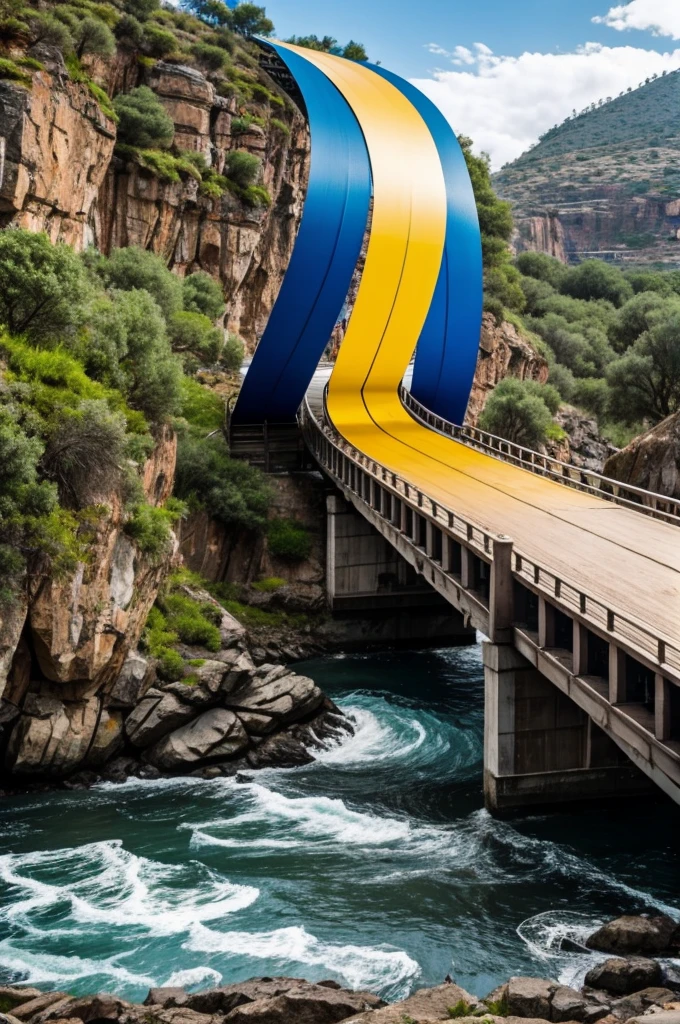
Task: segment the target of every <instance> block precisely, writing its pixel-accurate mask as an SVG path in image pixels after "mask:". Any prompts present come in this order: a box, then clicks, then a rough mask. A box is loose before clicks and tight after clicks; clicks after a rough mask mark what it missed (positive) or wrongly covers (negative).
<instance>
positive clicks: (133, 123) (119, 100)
mask: <svg viewBox="0 0 680 1024" xmlns="http://www.w3.org/2000/svg"><path fill="white" fill-rule="evenodd" d="M113 105H114V108H115V110H116V113H117V114H118V118H119V123H118V139H119V141H120V142H123V143H127V144H128V145H131V146H137V147H139V148H141V149H154V148H156V147H160V148H161V149H166V148H167V147H168V146H169V145H170V143H171V142H172V140H173V138H174V135H175V126H174V123H173V120H172V118H171V117H170V115H169V114H168V113H167V111H166V110H165V107H164V106H163V104H162V103H161V101H160V100H159V99H158V97H157V96H156V94H155V93H154V92H153V91H152V90H151V89H149V87H148V86H146V85H140V86H138V87H137V88H136V89H132V90H131V91H130V92H128V93H120V94H119V95H118V96H116V98H115V100H114V101H113Z"/></svg>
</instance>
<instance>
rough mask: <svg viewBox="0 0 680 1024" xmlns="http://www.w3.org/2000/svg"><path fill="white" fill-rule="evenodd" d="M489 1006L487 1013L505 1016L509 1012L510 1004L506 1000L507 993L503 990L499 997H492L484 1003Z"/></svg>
mask: <svg viewBox="0 0 680 1024" xmlns="http://www.w3.org/2000/svg"><path fill="white" fill-rule="evenodd" d="M486 1005H487V1006H488V1008H489V1013H491V1014H493V1016H494V1017H507V1016H508V1015H509V1013H510V1004H509V1002H508V995H507V992H505V993H504V994H503V995H502V996H501V998H500V999H492V1000H491V1001H490V1002H487V1004H486Z"/></svg>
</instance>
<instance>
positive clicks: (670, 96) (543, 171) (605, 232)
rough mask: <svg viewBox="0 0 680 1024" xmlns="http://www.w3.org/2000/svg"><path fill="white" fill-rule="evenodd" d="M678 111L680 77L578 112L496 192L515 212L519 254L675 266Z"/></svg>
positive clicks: (510, 168) (679, 260)
mask: <svg viewBox="0 0 680 1024" xmlns="http://www.w3.org/2000/svg"><path fill="white" fill-rule="evenodd" d="M679 106H680V73H679V72H677V71H676V72H672V73H669V74H666V75H663V76H661V77H659V78H654V79H648V80H647V82H645V83H642V84H641V85H640V86H639V87H638V88H637V89H629V90H628V91H627V92H625V93H623V94H621V95H620V96H617V97H606V98H603V99H602V100H600V101H599V102H598V103H596V104H592V105H591V106H590V107H589V108H587V109H586V110H585V111H581V112H576V111H574V113H573V114H572V115H571V116H570V117H569V118H567V120H566V121H564V122H563V123H562V124H561V125H556V126H555V127H554V128H551V129H550V130H549V131H548V132H546V133H545V134H544V135H543V136H541V139H540V141H539V142H538V144H537V145H536V146H534V147H532V148H531V149H529V150H528V151H527V152H526V153H524V154H523V155H522V156H521V157H520V158H519V159H518V160H515V161H514V162H513V163H511V164H508V165H506V166H505V167H504V168H503V169H502V170H501V171H500V172H499V173H498V174H497V175H495V176H494V184H495V186H496V187H497V188H498V190H499V192H500V194H501V195H502V196H503V197H504V198H506V199H509V200H510V201H511V202H512V204H513V210H514V214H515V219H516V222H517V227H518V238H517V243H518V245H519V247H520V248H538V249H543V250H544V251H547V247H548V245H551V246H552V247H553V248H552V251H553V252H554V254H556V255H561V256H563V258H565V259H571V260H574V259H576V258H578V253H579V252H583V251H588V252H593V251H599V250H602V251H607V253H608V254H609V257H610V258H614V257H615V254H616V253H617V251H618V252H619V253H620V258H621V259H623V260H625V261H628V262H630V263H641V262H645V263H649V262H654V261H659V262H664V263H675V264H680V253H679V252H678V251H677V249H678V248H680V246H677V248H676V243H677V231H678V229H679V228H680V219H679V217H678V211H677V210H676V209H675V206H674V205H673V203H674V201H676V200H678V199H680V126H679V125H678V119H677V111H678V108H679ZM643 201H644V202H643ZM532 218H543V220H544V222H545V223H544V224H543V226H541V225H540V224H539V225H536V223H532ZM551 218H552V221H551ZM555 220H556V221H557V222H558V223H557V224H555V223H554V222H555ZM559 250H562V251H559Z"/></svg>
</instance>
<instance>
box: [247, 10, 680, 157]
mask: <svg viewBox="0 0 680 1024" xmlns="http://www.w3.org/2000/svg"><path fill="white" fill-rule="evenodd" d="M260 2H264V3H265V4H266V8H267V13H268V14H269V16H270V17H271V18H272V19H273V20H274V23H275V25H276V30H277V35H278V36H279V38H283V39H285V38H287V37H288V36H290V35H293V34H296V35H305V34H309V33H315V34H316V35H319V36H323V35H331V36H334V37H335V38H336V39H337V40H338V41H339V42H341V43H344V42H347V40H349V39H350V38H353V39H355V40H357V41H360V42H362V43H364V45H365V46H366V49H367V51H368V54H369V56H370V58H371V59H372V60H379V61H381V62H382V63H383V64H384V65H385V66H386V67H388V68H390V70H392V71H395V72H396V73H397V74H400V75H403V76H404V77H405V78H408V79H410V80H411V81H412V82H414V84H416V85H417V86H418V87H419V88H420V89H422V90H423V92H425V93H426V94H427V95H428V96H429V97H430V98H431V99H432V100H433V101H434V102H435V103H436V104H437V105H438V106H439V108H440V109H441V110H442V111H443V113H444V114H445V115H446V117H447V118H448V119H449V121H450V122H451V124H452V125H453V127H454V129H455V130H456V131H457V132H463V133H465V134H466V135H470V136H472V138H473V140H474V142H475V145H476V148H477V149H478V150H483V151H485V152H488V153H489V154H490V156H491V162H492V166H493V167H494V169H495V168H498V167H500V166H502V165H503V164H504V163H506V162H507V161H509V160H513V159H515V157H517V156H519V155H520V153H522V152H524V150H525V149H526V148H527V147H528V146H529V145H531V144H532V143H533V142H535V141H536V139H537V138H538V136H539V134H541V133H542V132H543V131H545V130H546V129H548V128H550V127H552V125H554V124H556V123H559V122H560V121H562V120H563V119H564V118H565V117H566V116H567V115H568V114H570V113H571V111H572V109H574V108H576V109H577V110H581V109H583V108H584V107H585V106H587V105H589V104H590V103H593V102H597V100H599V99H600V98H605V97H607V96H616V95H618V93H619V92H621V91H622V90H624V89H626V88H628V86H632V87H635V86H637V85H638V83H639V82H640V81H643V80H644V79H645V78H646V77H649V76H651V75H652V74H658V75H660V74H662V73H663V72H664V71H665V72H669V71H674V70H676V69H678V68H680V0H325V2H324V0H321V2H320V0H260Z"/></svg>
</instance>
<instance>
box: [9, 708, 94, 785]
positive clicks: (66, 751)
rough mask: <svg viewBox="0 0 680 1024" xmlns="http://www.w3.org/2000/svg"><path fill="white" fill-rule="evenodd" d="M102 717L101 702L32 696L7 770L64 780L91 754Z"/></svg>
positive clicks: (14, 737) (15, 734)
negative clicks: (98, 722) (63, 777)
mask: <svg viewBox="0 0 680 1024" xmlns="http://www.w3.org/2000/svg"><path fill="white" fill-rule="evenodd" d="M98 717H99V698H98V697H90V698H89V699H88V700H80V701H70V702H68V703H66V702H64V701H61V700H58V699H57V698H56V697H52V696H43V695H40V694H29V695H28V697H27V698H26V700H25V702H24V707H23V713H22V715H21V718H20V719H19V721H18V722H17V724H16V725H15V726H14V729H13V731H12V735H11V737H10V742H9V747H8V749H7V767H8V768H9V770H10V771H12V772H14V773H15V774H17V775H47V776H51V777H55V778H60V777H61V776H63V775H66V774H68V773H69V772H70V771H73V769H74V768H76V767H77V766H78V765H79V764H80V763H81V761H82V760H83V758H84V757H85V755H86V754H87V752H88V750H89V747H90V743H91V741H92V737H93V735H94V732H95V729H96V727H97V721H98Z"/></svg>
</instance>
